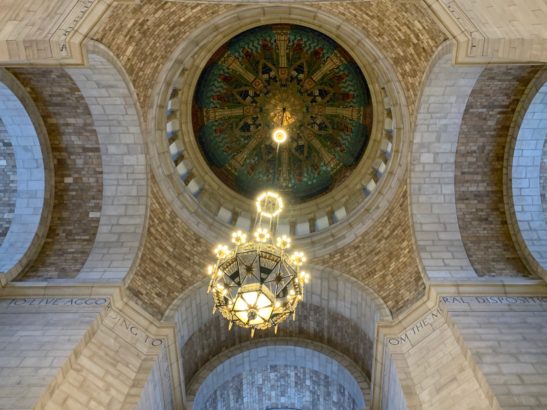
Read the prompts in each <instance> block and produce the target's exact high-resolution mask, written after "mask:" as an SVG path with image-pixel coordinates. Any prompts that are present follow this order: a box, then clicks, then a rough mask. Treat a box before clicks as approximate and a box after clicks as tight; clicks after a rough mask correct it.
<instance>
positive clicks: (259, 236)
mask: <svg viewBox="0 0 547 410" xmlns="http://www.w3.org/2000/svg"><path fill="white" fill-rule="evenodd" d="M254 236H255V239H256V241H257V242H266V241H267V240H268V239H270V232H269V231H268V230H267V229H265V228H258V229H257V230H256V231H255V233H254Z"/></svg>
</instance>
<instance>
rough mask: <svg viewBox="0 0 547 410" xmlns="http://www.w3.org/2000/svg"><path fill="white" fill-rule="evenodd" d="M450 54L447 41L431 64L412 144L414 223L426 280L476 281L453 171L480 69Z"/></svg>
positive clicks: (420, 101) (449, 44)
mask: <svg viewBox="0 0 547 410" xmlns="http://www.w3.org/2000/svg"><path fill="white" fill-rule="evenodd" d="M451 50H452V46H451V43H448V42H447V43H445V44H444V45H443V46H442V47H441V48H440V49H439V50H438V51H437V54H436V56H435V57H434V59H433V60H432V62H431V65H430V69H429V73H428V75H427V76H426V77H425V78H426V81H425V82H424V84H423V88H422V93H421V97H420V100H419V109H418V114H417V119H416V128H415V131H414V141H413V145H412V159H411V171H410V185H411V194H410V196H411V209H412V219H413V225H414V233H415V236H416V244H417V248H418V253H419V255H420V257H421V260H422V263H423V266H424V268H425V271H426V273H427V275H428V277H429V279H449V278H452V279H461V278H474V277H476V274H475V271H474V269H473V267H472V266H471V263H470V261H469V258H468V257H467V254H466V252H465V248H464V246H463V241H462V238H461V235H460V230H459V227H458V219H457V213H456V201H455V197H456V196H455V189H454V170H455V159H456V148H457V146H458V136H459V131H460V125H461V122H462V118H463V113H464V110H465V107H466V104H467V99H468V97H469V94H470V93H471V90H472V89H473V86H474V84H475V81H476V80H477V78H478V77H479V75H480V73H481V72H482V70H483V68H482V67H481V66H470V67H468V66H456V65H453V64H452V59H451Z"/></svg>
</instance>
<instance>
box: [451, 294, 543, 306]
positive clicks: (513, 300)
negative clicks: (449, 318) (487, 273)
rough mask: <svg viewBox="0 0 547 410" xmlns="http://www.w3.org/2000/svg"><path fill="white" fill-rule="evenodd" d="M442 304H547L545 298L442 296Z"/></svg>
mask: <svg viewBox="0 0 547 410" xmlns="http://www.w3.org/2000/svg"><path fill="white" fill-rule="evenodd" d="M441 300H442V301H443V303H447V304H451V305H455V304H461V303H474V304H503V305H513V304H540V303H547V296H443V297H441Z"/></svg>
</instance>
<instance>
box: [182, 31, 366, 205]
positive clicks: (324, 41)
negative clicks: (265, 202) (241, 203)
mask: <svg viewBox="0 0 547 410" xmlns="http://www.w3.org/2000/svg"><path fill="white" fill-rule="evenodd" d="M192 125H193V129H194V134H195V137H196V139H197V142H198V145H199V147H200V150H201V152H202V154H203V156H204V157H205V159H206V161H207V163H208V165H209V166H210V168H211V169H212V170H213V172H214V173H215V174H216V176H217V177H218V178H219V179H220V180H221V181H222V182H224V183H225V184H226V185H227V186H229V187H230V188H232V189H233V190H234V191H236V192H238V193H240V194H243V195H244V196H247V197H249V198H252V197H254V196H256V194H257V193H258V192H260V191H262V190H264V189H275V190H276V191H278V192H280V193H281V194H282V195H283V196H284V198H286V199H287V200H289V201H292V202H302V201H306V200H309V199H312V198H314V197H317V196H319V195H321V194H323V193H326V192H329V191H330V190H332V189H333V188H334V187H336V186H338V185H339V183H340V182H342V181H343V180H344V179H345V178H346V177H347V176H348V175H349V174H350V172H351V171H352V170H353V169H354V168H355V167H356V166H357V164H358V163H359V161H360V159H361V157H362V156H363V153H364V152H365V150H366V148H367V144H368V141H369V136H370V132H371V129H372V102H371V97H370V92H369V88H368V85H367V82H366V80H365V77H364V75H363V73H362V72H361V70H360V68H359V66H358V65H357V63H356V62H355V61H354V60H353V58H352V57H351V56H350V55H349V53H347V52H346V51H345V50H344V49H343V48H342V47H341V46H340V45H339V44H338V43H336V42H335V41H334V40H332V39H331V38H329V37H328V36H326V35H324V34H322V33H320V32H318V31H316V30H314V29H311V28H307V27H303V26H299V25H294V24H273V25H266V26H260V27H256V28H254V29H251V30H247V31H245V32H243V33H241V34H239V35H237V36H235V37H233V38H232V39H231V40H229V41H228V42H227V43H225V44H224V45H222V46H221V47H220V48H219V49H218V50H217V51H216V52H215V53H214V54H213V55H212V57H211V58H210V59H209V61H208V62H207V64H206V66H205V68H204V69H203V71H202V73H201V75H200V78H199V81H198V84H197V87H196V89H195V92H194V98H193V106H192ZM277 128H283V129H285V130H286V131H287V133H288V139H287V141H286V142H284V143H282V144H279V145H278V144H277V143H276V142H275V141H274V140H273V139H272V132H273V131H274V130H276V129H277Z"/></svg>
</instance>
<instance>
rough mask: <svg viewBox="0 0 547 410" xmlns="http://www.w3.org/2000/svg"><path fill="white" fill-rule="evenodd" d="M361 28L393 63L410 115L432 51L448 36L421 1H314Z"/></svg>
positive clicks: (322, 7)
mask: <svg viewBox="0 0 547 410" xmlns="http://www.w3.org/2000/svg"><path fill="white" fill-rule="evenodd" d="M314 7H317V8H318V9H320V10H323V11H327V12H331V13H333V14H335V15H337V16H338V17H341V18H343V19H344V20H346V21H347V22H348V23H350V24H352V25H354V26H355V27H356V28H358V29H359V30H361V31H362V32H363V33H365V35H366V36H367V37H369V38H370V39H371V40H372V42H373V43H374V44H375V45H376V46H377V47H378V48H379V49H380V50H381V52H382V53H383V54H384V55H385V56H386V58H387V59H388V60H389V61H390V62H391V64H392V65H393V68H394V70H395V71H396V73H397V76H398V77H399V79H400V81H401V85H402V87H403V90H404V92H405V95H406V98H407V104H408V107H409V111H410V115H411V118H414V109H415V105H416V103H417V98H418V94H419V92H420V87H421V85H422V79H423V76H424V73H425V71H426V69H427V66H428V64H429V61H430V59H431V57H432V56H433V53H434V52H435V50H437V48H438V47H439V45H440V44H441V43H442V42H443V41H445V40H446V39H447V37H446V36H445V34H444V33H443V32H442V31H441V29H440V28H439V26H438V25H437V24H436V23H435V21H434V20H433V19H432V18H431V16H430V14H429V13H428V12H427V11H426V10H425V7H424V6H423V5H422V4H421V3H420V2H401V1H397V0H388V1H375V2H352V3H336V2H333V3H331V4H329V3H324V4H316V5H314Z"/></svg>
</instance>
